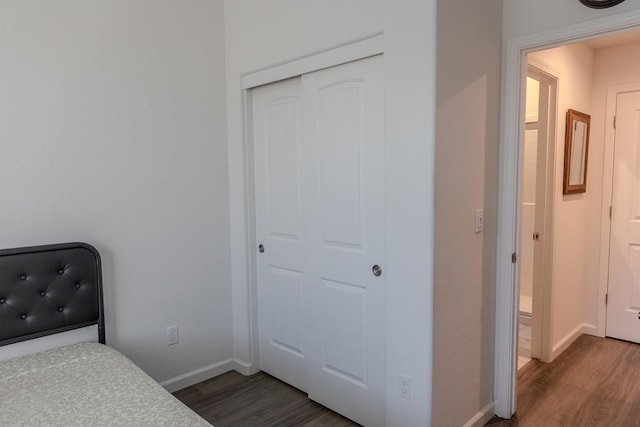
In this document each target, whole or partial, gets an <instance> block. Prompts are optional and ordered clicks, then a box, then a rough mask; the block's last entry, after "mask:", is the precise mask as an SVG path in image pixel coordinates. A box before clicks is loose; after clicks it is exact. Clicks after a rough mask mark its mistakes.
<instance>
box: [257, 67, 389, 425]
mask: <svg viewBox="0 0 640 427" xmlns="http://www.w3.org/2000/svg"><path fill="white" fill-rule="evenodd" d="M382 66H383V63H382V57H374V58H369V59H365V60H361V61H357V62H352V63H349V64H344V65H341V66H337V67H333V68H330V69H325V70H321V71H317V72H314V73H310V74H305V75H303V76H302V77H301V78H300V79H293V80H289V81H285V82H280V83H276V84H274V85H269V86H265V87H262V88H258V89H256V90H254V94H253V105H254V145H255V171H256V215H257V221H256V224H257V227H256V235H257V240H258V243H259V244H263V245H264V252H263V253H258V298H259V300H258V305H259V321H260V335H261V339H260V351H261V367H262V369H263V370H265V371H266V372H269V373H272V374H273V375H275V376H277V377H278V378H281V379H283V380H285V381H287V382H289V383H290V384H292V385H295V386H296V387H299V388H301V389H303V390H305V391H307V392H308V394H309V397H310V398H311V399H313V400H316V401H318V402H320V403H322V404H323V405H325V406H327V407H329V408H331V409H333V410H334V411H336V412H339V413H341V414H343V415H345V416H347V417H349V418H351V419H353V420H354V421H357V422H359V423H361V424H365V425H368V426H375V425H383V424H384V419H385V374H386V369H385V352H386V346H385V334H386V331H385V325H386V322H385V306H386V304H385V295H386V289H385V278H384V277H385V274H384V271H383V269H384V261H385V230H386V229H385V216H384V213H385V188H384V87H383V69H382ZM296 91H298V92H296ZM285 104H287V105H289V106H288V107H286V111H287V112H286V113H277V114H276V113H274V112H271V113H270V111H272V110H274V108H277V109H279V110H280V111H281V110H283V109H285V107H283V105H285ZM283 117H284V118H283ZM283 135H284V136H283ZM279 139H283V140H285V141H288V142H286V143H281V142H276V140H279ZM270 171H271V172H270ZM276 225H277V227H278V228H276ZM285 246H286V248H287V249H285ZM374 266H377V267H378V268H376V267H374ZM375 273H379V274H380V275H376V274H375Z"/></svg>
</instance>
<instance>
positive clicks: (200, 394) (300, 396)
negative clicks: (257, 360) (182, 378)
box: [174, 372, 358, 427]
mask: <svg viewBox="0 0 640 427" xmlns="http://www.w3.org/2000/svg"><path fill="white" fill-rule="evenodd" d="M174 396H176V397H177V398H178V399H180V400H181V401H182V402H184V403H185V404H186V405H187V406H189V407H190V408H191V409H193V410H194V411H195V412H197V413H198V414H200V416H201V417H203V418H204V419H206V420H207V421H209V422H210V423H211V424H213V425H214V426H215V427H229V426H234V427H245V426H246V427H249V426H251V427H255V426H260V427H270V426H274V427H275V426H278V427H289V426H290V427H294V426H295V427H298V426H301V427H329V426H332V427H333V426H335V427H352V426H358V424H355V423H354V422H352V421H350V420H348V419H346V418H344V417H342V416H341V415H339V414H336V413H335V412H333V411H331V410H329V409H327V408H325V407H324V406H322V405H319V404H318V403H315V402H313V401H312V400H309V399H308V398H307V395H306V394H305V393H303V392H301V391H300V390H297V389H295V388H293V387H291V386H289V385H287V384H285V383H283V382H282V381H279V380H277V379H275V378H273V377H271V376H269V375H267V374H265V373H263V372H260V373H257V374H255V375H252V376H250V377H245V376H243V375H241V374H239V373H237V372H227V373H226V374H223V375H220V376H218V377H215V378H212V379H210V380H207V381H204V382H201V383H198V384H195V385H193V386H191V387H187V388H185V389H183V390H180V391H177V392H175V393H174Z"/></svg>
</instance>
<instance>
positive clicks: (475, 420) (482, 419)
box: [463, 401, 496, 427]
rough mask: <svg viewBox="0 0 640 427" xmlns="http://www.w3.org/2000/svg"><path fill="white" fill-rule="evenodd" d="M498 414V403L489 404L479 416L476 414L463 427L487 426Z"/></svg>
mask: <svg viewBox="0 0 640 427" xmlns="http://www.w3.org/2000/svg"><path fill="white" fill-rule="evenodd" d="M495 413H496V402H494V401H491V402H489V403H487V404H486V405H485V406H484V408H482V409H481V410H480V411H479V412H478V413H477V414H475V415H474V416H473V417H471V419H470V420H469V421H467V422H466V423H465V424H464V426H463V427H482V426H483V425H485V424H486V423H487V422H488V421H489V420H490V419H491V418H493V416H494V415H495Z"/></svg>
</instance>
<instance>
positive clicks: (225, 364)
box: [160, 359, 235, 393]
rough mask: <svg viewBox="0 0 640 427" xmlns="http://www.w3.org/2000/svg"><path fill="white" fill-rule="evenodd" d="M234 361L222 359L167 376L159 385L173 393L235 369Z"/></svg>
mask: <svg viewBox="0 0 640 427" xmlns="http://www.w3.org/2000/svg"><path fill="white" fill-rule="evenodd" d="M234 362H235V360H234V359H227V360H223V361H222V362H218V363H214V364H212V365H209V366H205V367H203V368H200V369H196V370H195V371H191V372H187V373H186V374H182V375H178V376H177V377H173V378H169V379H168V380H166V381H162V382H161V383H160V385H161V386H162V387H164V388H165V389H167V391H169V392H170V393H173V392H174V391H178V390H182V389H183V388H186V387H189V386H192V385H194V384H197V383H199V382H201V381H204V380H208V379H209V378H213V377H217V376H218V375H222V374H224V373H225V372H229V371H233V370H234V369H235V363H234Z"/></svg>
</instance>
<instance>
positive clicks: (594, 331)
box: [582, 323, 603, 337]
mask: <svg viewBox="0 0 640 427" xmlns="http://www.w3.org/2000/svg"><path fill="white" fill-rule="evenodd" d="M582 333H583V334H587V335H593V336H595V337H602V336H603V335H599V334H598V327H597V326H596V325H589V324H587V323H585V324H583V325H582Z"/></svg>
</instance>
